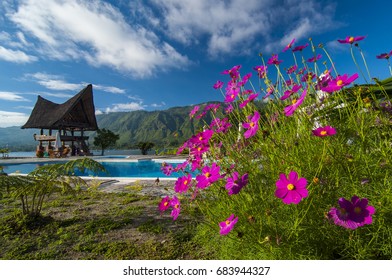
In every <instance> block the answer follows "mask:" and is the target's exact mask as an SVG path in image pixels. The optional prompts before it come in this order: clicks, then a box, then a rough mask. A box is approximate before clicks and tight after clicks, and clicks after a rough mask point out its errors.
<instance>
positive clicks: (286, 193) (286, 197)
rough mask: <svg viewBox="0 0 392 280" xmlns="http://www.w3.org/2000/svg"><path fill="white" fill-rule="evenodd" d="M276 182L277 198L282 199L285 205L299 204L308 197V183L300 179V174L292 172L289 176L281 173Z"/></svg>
mask: <svg viewBox="0 0 392 280" xmlns="http://www.w3.org/2000/svg"><path fill="white" fill-rule="evenodd" d="M279 178H280V179H279V180H278V181H276V188H277V189H276V191H275V196H276V197H278V198H281V199H282V201H283V203H285V204H290V203H294V204H298V203H299V202H300V201H301V200H302V199H303V198H305V197H307V196H308V190H307V189H306V186H307V184H308V182H307V181H306V179H305V178H302V177H301V178H298V173H297V172H295V171H291V172H290V173H289V176H288V177H286V175H285V174H283V173H281V174H280V175H279Z"/></svg>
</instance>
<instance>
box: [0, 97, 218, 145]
mask: <svg viewBox="0 0 392 280" xmlns="http://www.w3.org/2000/svg"><path fill="white" fill-rule="evenodd" d="M199 105H200V106H201V107H202V108H203V107H204V106H205V105H206V104H199ZM193 107H194V106H184V107H173V108H170V109H167V110H162V111H133V112H116V113H108V114H102V115H98V116H97V122H98V127H99V128H106V129H109V130H111V131H113V132H114V133H116V134H119V135H120V139H119V140H118V141H117V143H116V147H115V148H118V149H125V148H134V147H135V145H136V144H137V143H138V142H147V141H148V142H153V143H154V144H155V145H156V147H161V148H163V147H166V148H167V147H172V148H176V147H178V146H179V145H181V144H182V143H183V142H184V141H185V140H186V139H188V138H189V137H190V136H192V135H193V134H195V133H196V132H197V131H199V130H200V129H202V127H203V125H204V123H205V122H207V123H210V122H211V117H210V116H209V115H206V116H205V117H204V118H203V119H202V120H197V119H192V120H190V119H189V113H190V111H191V110H192V108H193ZM34 133H37V134H38V133H39V130H36V129H21V128H20V127H16V126H15V127H7V128H0V148H3V147H7V146H8V147H9V148H10V149H11V150H12V151H18V150H19V151H21V150H30V151H31V150H34V149H35V147H36V145H37V142H35V141H34V139H33V134H34ZM95 134H96V133H95V132H91V133H89V134H88V135H89V136H90V139H89V141H90V145H91V146H92V143H93V139H94V137H95Z"/></svg>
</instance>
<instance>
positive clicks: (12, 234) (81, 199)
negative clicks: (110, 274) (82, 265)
mask: <svg viewBox="0 0 392 280" xmlns="http://www.w3.org/2000/svg"><path fill="white" fill-rule="evenodd" d="M157 203H158V199H156V198H151V197H145V196H137V195H134V194H129V193H103V192H88V191H82V192H80V193H78V194H77V195H76V196H53V198H51V199H50V200H48V201H47V202H46V203H45V204H44V206H43V211H42V214H43V215H42V217H40V218H39V219H36V220H31V219H29V218H26V217H25V218H22V216H21V215H20V213H19V211H17V210H15V209H19V205H18V202H11V201H10V200H9V198H7V197H3V198H2V199H1V200H0V247H1V248H2V250H1V251H0V259H3V260H23V259H28V260H52V259H53V260H59V259H60V260H61V259H63V260H64V259H67V260H78V259H91V260H97V259H101V260H129V259H148V260H150V259H161V260H164V259H213V258H214V256H213V254H212V253H211V252H208V251H206V250H205V249H203V246H202V245H201V243H200V242H198V241H196V239H195V238H194V237H195V232H196V228H197V227H198V224H197V220H196V217H195V216H194V212H195V211H193V212H192V214H191V213H188V215H187V214H186V213H184V214H185V215H182V217H181V219H178V220H177V221H176V222H173V221H172V219H171V217H170V215H169V213H166V214H163V215H162V216H161V215H160V213H159V212H158V211H157Z"/></svg>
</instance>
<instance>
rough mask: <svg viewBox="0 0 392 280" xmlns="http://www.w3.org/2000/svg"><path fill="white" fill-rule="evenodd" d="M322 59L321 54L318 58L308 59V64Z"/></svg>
mask: <svg viewBox="0 0 392 280" xmlns="http://www.w3.org/2000/svg"><path fill="white" fill-rule="evenodd" d="M321 57H322V55H321V54H318V55H317V56H313V57H311V58H309V59H308V62H316V61H317V60H320V59H321Z"/></svg>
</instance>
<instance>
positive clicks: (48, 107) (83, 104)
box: [22, 84, 98, 130]
mask: <svg viewBox="0 0 392 280" xmlns="http://www.w3.org/2000/svg"><path fill="white" fill-rule="evenodd" d="M22 128H43V129H66V130H71V129H74V130H97V129H98V126H97V120H96V118H95V107H94V102H93V87H92V85H91V84H90V85H88V86H86V87H85V88H84V89H82V90H81V91H80V92H79V93H78V94H77V95H75V96H74V97H72V98H71V99H69V100H68V101H66V102H65V103H63V104H57V103H53V102H51V101H49V100H47V99H45V98H43V97H41V96H38V100H37V103H35V106H34V109H33V111H32V112H31V115H30V118H29V119H28V121H27V122H26V124H25V125H23V126H22Z"/></svg>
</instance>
